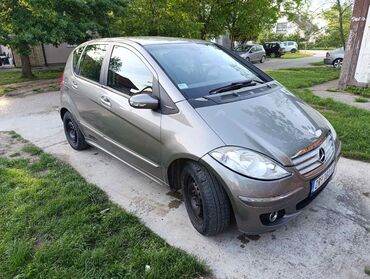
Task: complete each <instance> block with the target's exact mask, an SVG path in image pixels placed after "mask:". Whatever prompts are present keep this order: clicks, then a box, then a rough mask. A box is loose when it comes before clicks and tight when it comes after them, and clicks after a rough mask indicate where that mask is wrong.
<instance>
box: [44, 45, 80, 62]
mask: <svg viewBox="0 0 370 279" xmlns="http://www.w3.org/2000/svg"><path fill="white" fill-rule="evenodd" d="M44 48H45V57H46V61H47V63H48V64H49V65H52V64H65V63H66V62H67V59H68V56H69V54H70V53H71V52H72V50H73V49H74V48H75V46H71V45H68V44H61V45H59V46H58V47H54V46H53V45H45V46H44Z"/></svg>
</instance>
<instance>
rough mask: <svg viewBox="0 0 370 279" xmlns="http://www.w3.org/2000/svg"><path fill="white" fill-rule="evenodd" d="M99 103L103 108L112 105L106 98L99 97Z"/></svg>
mask: <svg viewBox="0 0 370 279" xmlns="http://www.w3.org/2000/svg"><path fill="white" fill-rule="evenodd" d="M100 102H101V103H102V104H103V105H104V106H107V107H111V106H112V104H111V103H110V100H109V99H108V97H107V96H101V97H100Z"/></svg>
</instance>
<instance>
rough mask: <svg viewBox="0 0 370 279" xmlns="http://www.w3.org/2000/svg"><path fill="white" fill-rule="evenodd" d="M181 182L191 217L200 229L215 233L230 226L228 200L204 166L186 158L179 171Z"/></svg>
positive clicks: (195, 226)
mask: <svg viewBox="0 0 370 279" xmlns="http://www.w3.org/2000/svg"><path fill="white" fill-rule="evenodd" d="M181 186H182V190H183V195H184V201H185V207H186V210H187V212H188V215H189V218H190V221H191V223H192V225H193V226H194V228H195V229H196V230H197V231H198V232H199V233H201V234H203V235H206V236H209V235H216V234H218V233H220V232H222V231H224V230H225V229H226V228H227V227H228V226H229V224H230V214H231V206H230V201H229V199H228V197H227V194H226V192H225V190H224V189H223V188H222V186H221V185H220V183H219V182H218V181H217V179H216V178H215V177H214V176H213V175H211V174H210V173H209V172H208V170H207V169H206V168H205V167H204V166H202V165H200V164H198V163H196V162H187V163H186V165H185V166H184V168H183V170H182V173H181Z"/></svg>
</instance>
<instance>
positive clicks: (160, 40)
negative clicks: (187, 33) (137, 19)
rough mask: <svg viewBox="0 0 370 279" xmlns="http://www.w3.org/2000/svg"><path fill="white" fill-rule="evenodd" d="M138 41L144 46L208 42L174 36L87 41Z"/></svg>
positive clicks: (93, 41)
mask: <svg viewBox="0 0 370 279" xmlns="http://www.w3.org/2000/svg"><path fill="white" fill-rule="evenodd" d="M99 42H109V43H112V42H113V43H137V44H140V45H142V46H146V45H159V44H174V43H206V41H203V40H196V39H186V38H172V37H149V36H148V37H146V36H142V37H116V38H103V39H95V40H91V41H88V42H86V43H88V44H90V43H99Z"/></svg>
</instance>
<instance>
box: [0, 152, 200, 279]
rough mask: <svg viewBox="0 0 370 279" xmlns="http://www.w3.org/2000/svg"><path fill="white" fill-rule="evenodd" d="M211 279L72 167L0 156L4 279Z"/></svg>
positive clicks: (0, 272)
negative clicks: (206, 278) (204, 278)
mask: <svg viewBox="0 0 370 279" xmlns="http://www.w3.org/2000/svg"><path fill="white" fill-rule="evenodd" d="M146 265H149V266H150V269H149V270H146V269H145V266H146ZM206 273H207V272H206V269H205V266H204V264H203V263H200V262H199V261H198V260H197V259H196V258H194V257H192V256H190V255H188V254H186V253H185V252H183V251H181V250H180V249H177V248H174V247H171V246H169V245H168V244H167V243H166V242H165V241H163V240H162V239H161V238H159V237H158V236H156V235H155V234H154V233H153V232H152V231H150V230H149V229H148V228H146V227H145V226H144V225H143V224H142V223H141V222H140V221H139V220H138V219H137V218H136V217H135V216H133V215H132V214H129V213H127V212H125V211H123V210H122V209H120V208H119V207H118V206H117V205H115V204H113V203H112V202H110V201H109V199H108V197H107V196H106V194H105V193H104V192H103V191H101V190H100V189H98V188H97V187H95V186H94V185H91V184H88V183H87V182H86V181H85V180H84V179H83V178H82V177H81V176H80V175H79V174H78V173H77V172H76V171H75V170H73V169H72V168H70V167H69V166H67V165H66V164H64V163H61V162H60V161H58V160H56V159H54V158H53V157H51V156H50V155H47V154H44V153H41V154H39V155H37V157H34V158H32V160H25V159H8V158H4V157H0V278H198V277H200V276H201V275H205V274H206Z"/></svg>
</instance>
